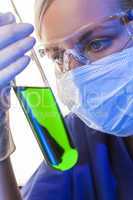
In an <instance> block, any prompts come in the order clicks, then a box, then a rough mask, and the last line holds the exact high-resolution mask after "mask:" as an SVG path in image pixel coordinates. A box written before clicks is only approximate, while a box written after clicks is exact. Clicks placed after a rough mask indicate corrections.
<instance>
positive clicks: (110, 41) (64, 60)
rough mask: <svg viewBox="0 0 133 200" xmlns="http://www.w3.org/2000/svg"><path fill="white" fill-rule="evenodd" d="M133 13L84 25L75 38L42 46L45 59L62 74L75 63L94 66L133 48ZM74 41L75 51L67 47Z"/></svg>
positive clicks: (74, 35)
mask: <svg viewBox="0 0 133 200" xmlns="http://www.w3.org/2000/svg"><path fill="white" fill-rule="evenodd" d="M132 22H133V10H128V11H125V12H124V11H122V12H119V13H117V14H115V15H112V16H109V17H104V18H102V19H101V20H98V21H96V22H95V23H94V22H93V23H89V24H87V25H83V26H82V27H80V28H79V29H78V30H76V31H75V32H74V33H72V34H71V35H68V36H66V37H64V38H57V39H54V40H51V41H49V42H48V43H42V45H41V46H42V48H40V49H39V53H40V55H41V57H43V56H47V57H48V58H49V59H51V60H52V61H53V62H54V63H55V64H56V66H57V67H58V70H60V71H61V72H62V73H65V72H66V71H69V70H71V69H72V68H71V61H72V59H71V58H73V59H75V60H76V61H77V62H79V63H81V64H83V65H85V64H88V63H93V62H94V61H97V60H99V59H101V58H104V57H106V56H108V55H111V54H113V53H116V52H119V51H121V50H123V49H124V48H127V47H128V45H130V42H131V41H132V39H133V24H132ZM71 41H74V42H73V43H74V46H73V48H71V49H68V48H66V47H65V44H69V43H70V42H71Z"/></svg>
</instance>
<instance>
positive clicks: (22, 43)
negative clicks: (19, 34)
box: [0, 37, 35, 70]
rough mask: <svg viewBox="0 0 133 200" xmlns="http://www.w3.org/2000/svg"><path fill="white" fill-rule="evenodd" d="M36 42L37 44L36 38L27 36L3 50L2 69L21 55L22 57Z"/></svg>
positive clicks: (0, 52) (0, 63)
mask: <svg viewBox="0 0 133 200" xmlns="http://www.w3.org/2000/svg"><path fill="white" fill-rule="evenodd" d="M34 44H35V39H34V38H33V37H27V38H25V39H23V40H19V41H18V42H16V43H15V44H13V45H10V46H9V47H7V48H5V49H3V50H1V51H0V70H1V69H3V68H5V67H7V66H8V65H10V64H11V63H13V62H14V61H15V60H17V59H19V58H20V57H22V56H23V55H24V54H25V53H26V52H28V51H29V50H31V49H32V48H33V46H34Z"/></svg>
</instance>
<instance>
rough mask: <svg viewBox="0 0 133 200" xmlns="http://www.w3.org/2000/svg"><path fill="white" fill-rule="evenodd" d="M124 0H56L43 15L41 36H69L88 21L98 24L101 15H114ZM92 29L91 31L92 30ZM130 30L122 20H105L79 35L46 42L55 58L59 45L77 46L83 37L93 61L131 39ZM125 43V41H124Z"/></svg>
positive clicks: (46, 39) (48, 37) (54, 37)
mask: <svg viewBox="0 0 133 200" xmlns="http://www.w3.org/2000/svg"><path fill="white" fill-rule="evenodd" d="M119 1H120V0H101V1H100V0H93V1H92V0H71V1H69V2H68V0H55V1H53V3H52V4H51V6H50V7H49V8H48V10H47V12H46V13H45V15H44V16H43V19H42V25H41V36H42V40H43V42H44V43H49V42H50V41H54V40H57V39H60V38H66V37H67V36H69V35H71V34H73V32H74V31H75V30H78V29H79V28H81V27H82V26H83V25H86V24H92V23H94V24H96V23H97V21H99V20H100V19H102V18H104V17H107V16H111V15H114V14H115V13H118V12H119V11H120V10H121V7H120V2H119ZM90 32H91V34H90ZM127 37H128V36H127V31H126V29H125V28H124V26H123V25H121V23H120V21H118V20H111V21H108V22H106V23H102V26H96V27H95V28H94V27H91V26H90V29H89V30H88V29H87V30H86V29H85V30H83V32H82V31H81V32H80V33H79V34H77V35H76V36H75V37H72V38H70V39H69V40H67V41H65V40H64V41H65V42H62V44H59V45H58V44H56V45H55V44H52V43H50V45H48V46H46V47H47V50H50V49H51V48H52V49H54V50H55V54H56V56H55V55H54V53H53V52H52V55H51V58H52V56H53V60H54V59H55V57H57V52H58V51H57V49H60V48H61V49H65V50H66V49H68V48H73V47H74V45H76V44H77V43H78V41H80V44H81V46H82V51H84V52H85V53H86V54H87V55H88V56H89V58H90V60H91V61H95V60H98V59H100V58H102V57H104V56H106V55H109V54H111V53H113V52H115V51H116V50H117V49H120V48H121V47H122V45H123V44H124V42H126V41H127ZM122 43H123V44H122Z"/></svg>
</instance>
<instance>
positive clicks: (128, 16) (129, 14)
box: [39, 10, 133, 73]
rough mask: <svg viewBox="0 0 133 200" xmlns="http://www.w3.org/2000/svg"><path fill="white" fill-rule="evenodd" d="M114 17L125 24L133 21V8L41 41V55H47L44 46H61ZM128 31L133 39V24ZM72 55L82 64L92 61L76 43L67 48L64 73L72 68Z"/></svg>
mask: <svg viewBox="0 0 133 200" xmlns="http://www.w3.org/2000/svg"><path fill="white" fill-rule="evenodd" d="M113 19H118V20H120V22H121V23H122V24H123V25H126V24H128V23H129V22H131V21H133V10H127V11H120V12H118V13H116V14H114V15H111V16H107V17H104V18H102V19H100V20H97V21H96V22H95V23H94V22H92V23H89V24H87V25H83V26H82V27H80V28H79V29H77V30H76V31H74V32H73V33H72V34H70V35H68V36H66V37H63V38H57V39H54V40H50V41H49V42H43V43H41V47H42V46H43V48H39V53H40V56H41V57H44V56H45V55H46V53H45V49H44V46H46V48H47V47H49V48H51V47H52V46H60V44H62V43H65V42H67V41H69V40H70V39H71V38H74V37H76V36H77V35H79V34H80V33H82V32H83V31H85V30H86V29H87V28H88V27H96V26H98V25H99V24H102V23H104V22H106V21H110V20H113ZM127 31H128V33H129V37H130V39H131V38H132V39H133V25H132V30H129V29H128V28H127ZM70 57H73V58H74V59H75V60H76V61H77V62H80V63H82V64H88V63H90V61H89V59H88V58H87V57H86V56H85V55H83V54H82V53H80V45H79V46H78V45H75V46H74V48H71V49H67V50H65V52H64V59H63V69H62V73H65V72H66V71H70V68H69V65H70Z"/></svg>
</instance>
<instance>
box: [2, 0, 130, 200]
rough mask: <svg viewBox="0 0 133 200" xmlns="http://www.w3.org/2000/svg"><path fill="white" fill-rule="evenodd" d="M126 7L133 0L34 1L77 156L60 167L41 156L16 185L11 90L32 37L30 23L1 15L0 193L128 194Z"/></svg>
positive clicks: (102, 198) (116, 198)
mask: <svg viewBox="0 0 133 200" xmlns="http://www.w3.org/2000/svg"><path fill="white" fill-rule="evenodd" d="M132 8H133V1H132V0H101V1H99V0H93V1H91V0H71V1H69V2H68V0H37V1H36V2H35V16H36V17H35V18H36V20H35V21H36V30H37V34H38V37H39V38H40V40H41V41H42V44H43V53H44V54H45V55H46V56H48V58H49V59H52V61H53V63H55V74H56V80H57V88H58V93H59V97H60V99H61V100H62V102H63V103H64V104H65V105H66V106H67V107H68V108H69V110H70V111H71V112H70V114H69V115H68V116H67V117H66V118H65V121H66V124H67V126H68V129H69V131H70V133H71V136H72V138H73V141H74V143H75V145H76V146H77V148H78V151H79V161H78V164H77V165H76V166H75V167H74V168H72V169H71V170H68V171H66V172H59V171H55V170H52V169H51V168H50V167H49V166H47V165H46V164H45V162H43V163H42V164H41V166H40V167H39V168H38V169H37V170H36V172H35V173H34V174H33V176H32V177H31V178H30V180H29V181H28V183H27V184H26V185H25V186H24V187H23V188H22V189H21V191H19V189H18V187H17V184H16V181H15V177H14V173H13V170H12V166H11V163H10V154H11V153H12V152H13V151H14V149H15V147H14V143H13V140H12V138H11V134H10V129H9V123H8V109H9V107H10V102H9V99H10V92H9V91H10V81H11V80H13V79H14V77H15V76H16V75H17V74H18V73H20V72H21V71H22V70H23V69H24V68H25V67H26V66H27V65H28V63H29V61H30V59H29V57H28V56H26V55H25V54H26V52H27V51H29V50H30V49H31V48H32V47H33V46H34V44H35V39H34V38H32V37H31V36H30V34H31V33H32V31H33V27H32V25H30V24H17V23H15V19H14V17H13V16H12V15H11V13H7V14H1V15H0V38H1V40H0V86H1V103H0V116H1V126H0V127H1V131H0V199H1V200H17V199H24V200H132V199H133V137H132V135H133V98H132V97H133V96H132V94H133V11H132ZM3 91H4V92H3ZM73 97H74V98H73ZM3 99H4V101H3ZM5 100H6V101H5ZM5 102H6V103H5Z"/></svg>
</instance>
